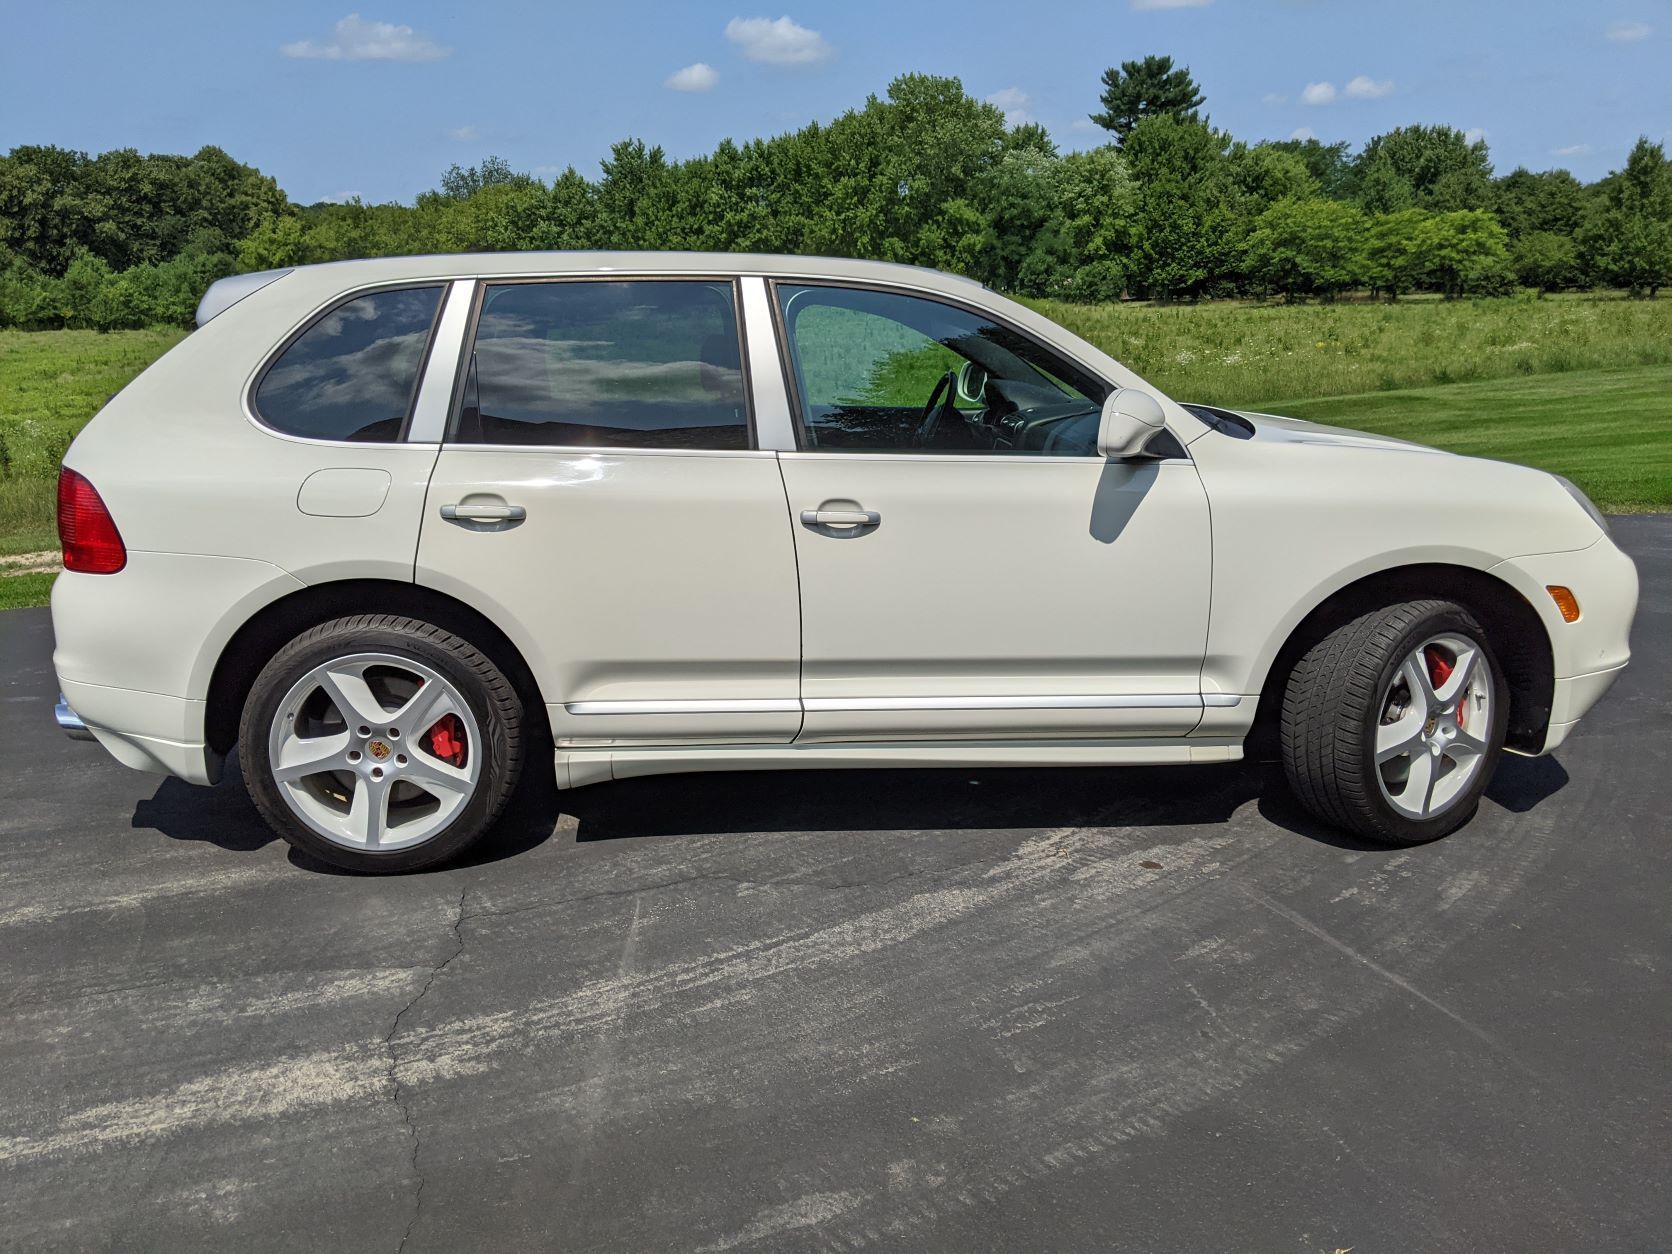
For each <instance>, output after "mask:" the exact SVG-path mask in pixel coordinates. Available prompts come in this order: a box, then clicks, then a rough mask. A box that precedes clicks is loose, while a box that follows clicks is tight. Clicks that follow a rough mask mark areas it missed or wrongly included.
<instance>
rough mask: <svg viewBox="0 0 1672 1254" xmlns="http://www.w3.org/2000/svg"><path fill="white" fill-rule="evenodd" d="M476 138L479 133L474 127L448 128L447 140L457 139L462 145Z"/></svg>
mask: <svg viewBox="0 0 1672 1254" xmlns="http://www.w3.org/2000/svg"><path fill="white" fill-rule="evenodd" d="M476 137H477V132H476V128H475V127H474V126H449V127H448V128H447V138H448V139H456V140H458V141H459V142H460V143H466V142H468V141H469V140H472V139H475V138H476Z"/></svg>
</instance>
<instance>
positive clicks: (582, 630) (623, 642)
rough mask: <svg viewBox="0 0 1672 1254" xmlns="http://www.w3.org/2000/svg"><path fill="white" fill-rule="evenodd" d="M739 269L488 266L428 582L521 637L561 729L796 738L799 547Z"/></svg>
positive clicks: (424, 578)
mask: <svg viewBox="0 0 1672 1254" xmlns="http://www.w3.org/2000/svg"><path fill="white" fill-rule="evenodd" d="M734 289H735V285H734V283H733V282H732V281H731V280H730V279H684V280H660V279H656V280H652V279H628V280H611V281H594V280H564V281H551V282H509V283H489V284H487V285H486V286H485V287H484V289H483V292H482V301H481V310H480V313H479V315H478V317H477V322H476V327H475V330H474V333H473V334H474V338H473V340H472V341H471V351H470V353H469V355H468V356H467V357H466V359H465V360H466V370H467V376H466V381H465V390H464V396H463V399H462V402H461V404H460V406H459V413H458V415H457V416H456V418H455V421H454V423H453V424H452V429H451V431H450V433H449V437H448V442H447V443H446V444H445V445H444V447H443V448H442V451H441V454H440V457H439V458H438V460H437V462H436V466H435V472H434V475H433V477H432V478H431V481H430V491H429V498H428V501H427V504H426V506H425V513H424V523H423V530H422V534H421V538H420V541H419V549H418V564H417V574H418V580H419V582H420V583H426V584H429V585H431V586H433V587H436V588H439V589H441V590H442V591H446V592H450V593H452V594H454V595H456V596H458V597H459V598H461V599H462V600H464V601H467V602H468V603H470V604H472V605H474V606H476V607H477V608H478V609H480V610H482V611H483V612H484V613H485V614H486V615H487V616H488V617H489V618H491V619H492V620H493V621H494V622H495V623H496V624H498V625H499V626H500V627H501V628H503V629H504V630H505V631H506V632H507V634H508V635H510V636H511V637H512V639H513V641H514V642H515V643H516V644H517V645H518V647H519V648H520V649H521V650H522V653H523V655H524V657H525V658H526V659H527V660H528V662H529V664H530V666H531V667H532V668H533V670H534V672H535V678H536V679H537V680H538V682H539V684H540V687H541V689H542V691H543V692H544V694H545V697H546V702H547V709H548V711H549V713H550V715H551V722H552V729H553V733H554V735H555V737H556V739H557V742H558V745H559V747H563V746H592V747H596V746H607V745H612V744H617V745H625V744H703V743H716V742H723V741H730V740H737V741H748V742H753V743H772V742H778V743H782V742H785V741H788V740H790V739H791V738H793V737H794V736H795V734H796V731H797V730H798V728H799V727H800V722H801V710H800V703H799V700H798V698H799V695H800V694H799V688H798V677H799V676H798V672H799V664H800V656H799V654H800V633H799V627H800V623H799V613H798V607H797V604H796V575H795V552H794V548H793V544H792V541H791V539H790V534H789V528H788V527H787V526H786V525H785V521H784V489H783V483H782V480H781V479H780V476H779V473H778V464H777V460H776V457H775V455H774V454H773V453H772V452H770V451H767V452H761V451H758V450H756V449H755V448H754V447H753V441H752V440H751V434H750V432H751V428H750V422H749V411H748V401H747V397H746V394H745V388H744V381H743V372H742V370H741V368H740V362H741V357H740V350H739V332H738V319H737V312H736V310H737V302H736V295H735V290H734Z"/></svg>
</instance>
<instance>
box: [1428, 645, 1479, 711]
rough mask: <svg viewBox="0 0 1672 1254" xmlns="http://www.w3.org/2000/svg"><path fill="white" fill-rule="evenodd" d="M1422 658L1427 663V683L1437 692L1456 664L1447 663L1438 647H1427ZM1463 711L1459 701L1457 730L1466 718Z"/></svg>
mask: <svg viewBox="0 0 1672 1254" xmlns="http://www.w3.org/2000/svg"><path fill="white" fill-rule="evenodd" d="M1422 656H1423V660H1424V661H1425V662H1427V663H1428V682H1429V683H1431V684H1433V685H1434V688H1435V690H1436V691H1438V690H1439V688H1440V686H1441V685H1442V684H1444V683H1445V682H1446V680H1448V679H1450V678H1451V672H1452V671H1453V670H1454V669H1456V666H1457V663H1456V662H1455V661H1447V660H1446V655H1445V654H1444V653H1441V652H1440V649H1439V646H1438V645H1432V644H1431V645H1429V646H1428V647H1427V648H1426V649H1424V650H1423V651H1422ZM1465 709H1466V707H1465V705H1464V703H1463V702H1462V701H1459V702H1458V703H1457V726H1458V728H1459V729H1461V728H1462V727H1463V724H1464V720H1465V719H1466V718H1467V717H1468V715H1467V714H1465V713H1464V710H1465Z"/></svg>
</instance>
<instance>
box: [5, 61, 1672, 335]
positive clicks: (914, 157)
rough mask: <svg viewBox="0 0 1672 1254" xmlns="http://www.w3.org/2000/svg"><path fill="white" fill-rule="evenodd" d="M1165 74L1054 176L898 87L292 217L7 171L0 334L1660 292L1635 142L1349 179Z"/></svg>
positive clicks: (198, 158) (462, 172)
mask: <svg viewBox="0 0 1672 1254" xmlns="http://www.w3.org/2000/svg"><path fill="white" fill-rule="evenodd" d="M1203 103H1204V100H1203V97H1202V93H1201V91H1200V90H1199V88H1198V87H1197V85H1196V84H1195V82H1194V81H1193V80H1192V79H1191V78H1190V76H1189V73H1188V71H1187V70H1185V69H1182V68H1177V67H1174V66H1173V64H1172V62H1171V60H1170V59H1169V58H1166V57H1150V58H1145V59H1144V60H1142V61H1128V62H1124V63H1123V64H1122V65H1121V66H1119V67H1115V68H1112V69H1110V70H1109V71H1108V73H1106V74H1105V75H1104V80H1103V94H1102V105H1103V109H1102V111H1101V112H1099V113H1097V114H1094V115H1093V120H1094V121H1095V122H1097V123H1098V124H1099V125H1100V126H1103V127H1104V128H1105V129H1106V130H1108V132H1109V134H1110V140H1109V142H1108V143H1106V144H1104V145H1102V146H1100V147H1096V148H1092V149H1090V150H1087V151H1082V152H1066V153H1065V152H1060V151H1059V150H1058V149H1057V147H1056V145H1055V144H1054V143H1053V142H1052V141H1051V138H1050V136H1049V135H1048V134H1047V132H1046V131H1045V130H1044V129H1043V128H1042V127H1040V126H1038V125H1036V124H1033V123H1020V124H1017V125H1007V124H1006V121H1005V118H1004V115H1003V114H1002V113H1001V112H1000V111H999V110H998V109H997V108H995V107H994V106H993V105H991V104H987V103H984V102H981V101H978V100H975V99H974V98H972V97H971V96H970V95H969V94H968V93H967V92H965V91H964V89H963V87H962V85H961V84H960V83H959V81H958V80H957V79H953V78H939V77H932V76H928V75H921V74H908V75H904V76H902V77H900V78H898V79H896V80H895V81H894V82H893V83H892V84H890V86H889V88H888V91H887V93H886V95H885V96H883V97H880V98H879V97H875V96H873V97H871V98H870V99H868V100H867V101H866V102H865V104H864V106H863V107H861V108H858V109H853V110H850V111H848V112H847V113H844V114H843V115H842V116H840V117H838V118H836V119H835V120H834V121H832V122H829V123H827V124H821V123H813V124H810V125H808V126H806V127H803V128H802V129H800V130H797V131H793V132H790V133H787V134H783V135H778V136H775V137H772V138H767V139H754V140H750V141H748V142H746V143H736V142H733V141H732V140H729V139H728V140H724V141H722V142H721V143H720V144H719V146H718V147H716V148H715V149H714V151H713V152H712V153H709V154H706V155H704V156H699V157H694V158H691V159H689V160H685V161H674V160H670V159H669V158H668V157H667V155H666V154H665V153H664V152H663V150H662V149H661V148H659V147H655V146H652V145H649V144H647V143H645V142H644V141H642V140H638V139H629V140H623V141H621V142H619V143H617V144H615V145H614V146H613V147H612V148H611V150H610V154H609V156H608V157H607V158H606V159H605V160H604V161H603V162H602V168H601V170H600V172H599V175H598V177H596V178H592V179H589V178H586V177H584V176H583V175H581V174H580V173H579V172H577V171H576V170H575V169H574V168H573V167H570V168H568V169H566V170H564V171H563V173H562V174H560V175H558V176H557V177H556V178H555V179H553V180H551V181H550V182H546V181H544V180H542V179H539V178H536V177H534V176H532V175H529V174H524V173H520V172H517V171H515V170H513V169H512V168H511V167H510V166H509V165H508V164H507V163H506V162H505V161H503V160H501V159H498V158H493V157H490V158H488V159H486V160H484V161H482V162H480V163H479V164H477V165H474V166H470V167H468V168H461V167H459V166H454V167H453V168H451V169H450V170H448V171H447V173H446V174H445V175H443V177H442V178H441V181H440V186H439V187H438V188H436V189H435V190H433V191H428V192H424V193H422V194H420V195H419V196H418V197H417V199H416V201H415V202H414V203H412V204H410V205H407V204H365V203H362V202H360V201H358V200H352V201H349V202H348V203H345V204H331V203H324V204H315V205H308V206H298V205H296V204H293V203H292V202H291V201H290V200H289V198H288V197H287V196H286V195H285V194H284V192H283V191H282V190H281V189H280V188H279V187H278V185H277V183H275V182H274V180H273V179H271V178H269V177H267V176H266V175H263V174H262V173H261V172H260V171H258V170H256V169H254V168H252V167H250V166H246V165H243V164H240V163H239V162H237V161H235V160H233V159H232V158H231V157H229V156H228V155H227V154H226V153H224V152H222V151H221V150H219V149H217V148H205V149H203V150H202V151H200V152H198V153H197V154H196V155H194V156H191V157H182V156H169V155H150V156H142V155H140V154H139V153H137V152H135V151H133V150H131V149H124V150H120V151H116V152H107V153H103V154H101V155H99V156H96V157H89V156H88V155H86V154H84V153H78V152H71V151H66V150H64V149H60V148H52V147H41V146H26V147H18V148H14V149H13V150H12V151H11V152H10V153H8V154H6V155H5V156H3V157H0V326H19V327H57V326H82V327H94V328H101V329H109V328H117V327H132V326H144V325H155V324H176V325H183V326H189V325H190V324H191V320H192V313H193V310H194V309H195V306H196V304H197V300H198V298H199V296H201V294H202V292H203V289H204V288H205V287H206V286H207V285H208V283H210V282H212V281H213V280H214V279H216V278H219V277H221V276H223V275H226V274H230V273H234V272H237V271H245V270H260V269H269V268H275V267H281V266H291V265H297V264H303V263H309V262H320V261H334V260H341V259H344V258H350V257H375V256H389V255H396V254H407V253H431V252H457V251H475V250H488V251H492V250H500V249H547V248H621V249H664V248H665V249H702V250H715V251H747V252H773V253H806V254H815V255H830V256H848V257H867V258H876V259H881V260H887V261H901V262H910V263H915V264H918V265H926V266H933V267H936V268H939V269H944V270H950V271H954V272H957V273H961V274H966V275H969V276H970V277H972V278H975V279H978V280H980V281H981V282H984V283H986V284H988V285H990V286H992V287H995V288H998V289H1000V290H1004V291H1008V292H1013V293H1017V294H1021V295H1026V296H1051V297H1056V298H1060V299H1066V300H1076V301H1106V300H1115V299H1120V298H1123V297H1140V298H1150V299H1161V300H1193V299H1201V298H1212V297H1229V296H1245V297H1248V296H1251V297H1257V298H1268V297H1281V298H1284V299H1288V300H1294V299H1300V298H1317V299H1324V300H1330V299H1334V298H1335V297H1336V296H1338V295H1339V294H1341V293H1343V292H1347V291H1366V290H1367V291H1369V292H1370V293H1371V294H1372V295H1377V296H1382V297H1385V298H1387V299H1397V298H1398V297H1399V296H1400V295H1402V294H1405V293H1409V292H1414V291H1423V290H1426V291H1436V292H1440V293H1443V294H1444V295H1446V296H1447V297H1458V296H1465V295H1472V294H1492V293H1501V292H1507V291H1509V290H1512V289H1513V288H1515V287H1516V286H1517V285H1521V286H1525V287H1529V288H1535V289H1537V290H1538V291H1539V292H1541V293H1543V292H1546V291H1551V290H1556V289H1560V288H1568V287H1590V286H1610V287H1618V288H1625V289H1627V290H1629V291H1630V292H1631V293H1632V294H1633V295H1634V296H1645V297H1653V296H1654V295H1655V294H1656V293H1657V291H1658V289H1659V288H1660V286H1661V285H1663V284H1664V283H1666V282H1668V281H1669V280H1672V163H1669V162H1668V160H1667V157H1666V154H1665V150H1664V148H1663V147H1662V146H1661V145H1659V144H1654V143H1650V142H1649V141H1648V140H1647V139H1646V138H1645V139H1641V140H1639V141H1638V143H1637V145H1636V146H1635V147H1634V148H1633V149H1632V152H1631V155H1630V157H1629V159H1628V161H1627V162H1626V164H1625V166H1624V168H1622V169H1620V170H1618V171H1615V172H1613V173H1611V174H1610V175H1608V176H1607V177H1606V178H1604V179H1601V180H1599V181H1598V182H1596V183H1593V184H1590V185H1588V186H1587V185H1584V184H1582V183H1580V181H1579V180H1578V179H1576V178H1574V177H1573V175H1571V174H1569V173H1568V172H1567V171H1565V170H1549V171H1543V172H1537V173H1535V172H1531V171H1528V170H1526V169H1517V170H1515V171H1514V172H1512V173H1510V174H1508V175H1504V176H1501V177H1498V176H1495V175H1494V173H1493V168H1492V164H1491V160H1490V157H1489V154H1488V150H1487V146H1486V144H1485V142H1484V141H1482V140H1479V139H1474V140H1471V139H1470V138H1469V137H1468V136H1466V135H1465V134H1464V133H1463V132H1461V131H1458V130H1456V129H1454V128H1452V127H1449V126H1407V127H1402V128H1400V129H1398V130H1394V131H1390V132H1388V133H1387V134H1384V135H1378V136H1376V137H1375V138H1373V139H1371V140H1370V141H1369V143H1367V144H1366V145H1364V147H1363V148H1362V149H1361V150H1359V151H1358V152H1356V153H1355V152H1352V151H1350V150H1349V147H1348V145H1347V144H1345V143H1337V144H1325V143H1322V142H1320V141H1318V140H1316V139H1293V140H1284V141H1276V142H1261V143H1253V144H1249V143H1245V142H1243V141H1241V140H1237V139H1234V138H1233V137H1232V136H1230V135H1229V134H1227V133H1226V132H1224V131H1222V130H1219V129H1216V128H1215V127H1214V126H1213V125H1212V124H1211V122H1210V121H1209V119H1208V118H1207V117H1205V116H1204V115H1203V114H1202V113H1201V111H1200V110H1201V106H1202V104H1203Z"/></svg>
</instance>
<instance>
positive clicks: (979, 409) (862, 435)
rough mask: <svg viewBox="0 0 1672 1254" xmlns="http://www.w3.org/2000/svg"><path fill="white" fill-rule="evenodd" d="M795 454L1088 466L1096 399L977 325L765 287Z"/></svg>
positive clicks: (870, 295) (927, 305)
mask: <svg viewBox="0 0 1672 1254" xmlns="http://www.w3.org/2000/svg"><path fill="white" fill-rule="evenodd" d="M776 291H777V299H778V308H779V311H780V313H781V315H782V317H783V322H784V331H785V334H786V336H787V337H788V339H789V349H790V354H789V355H790V364H791V368H792V370H793V373H794V376H795V386H796V392H797V396H798V399H799V401H800V410H801V414H800V418H801V438H802V443H803V446H804V447H805V448H807V449H819V450H830V451H836V450H842V451H859V452H884V451H886V452H917V453H1008V454H1017V453H1022V454H1043V455H1048V456H1055V457H1091V456H1095V455H1096V453H1097V424H1098V416H1099V411H1100V409H1101V407H1102V404H1103V397H1104V396H1105V395H1106V393H1107V391H1108V389H1107V388H1106V387H1105V386H1104V384H1102V383H1101V382H1099V381H1098V380H1097V379H1095V378H1093V377H1092V376H1090V375H1088V374H1086V372H1085V371H1083V370H1081V369H1080V368H1079V367H1078V366H1075V365H1074V364H1073V363H1071V362H1069V361H1067V360H1066V359H1064V358H1062V357H1059V356H1058V355H1057V354H1055V353H1053V352H1051V351H1050V350H1049V349H1046V348H1044V347H1042V346H1041V345H1039V344H1036V343H1035V342H1034V341H1032V340H1030V339H1028V338H1027V337H1026V336H1024V335H1021V334H1019V333H1018V332H1016V331H1013V330H1011V329H1010V328H1009V327H1005V326H1001V325H999V324H998V323H996V322H994V321H993V320H992V319H990V318H987V317H985V316H983V315H981V314H976V313H971V312H969V311H968V310H965V309H961V308H958V307H957V306H954V305H947V304H943V303H941V302H940V301H936V300H929V299H927V298H924V297H918V296H906V295H901V294H899V293H893V292H874V291H866V290H863V289H859V288H840V287H814V286H807V285H790V284H783V283H781V284H777V285H776Z"/></svg>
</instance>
